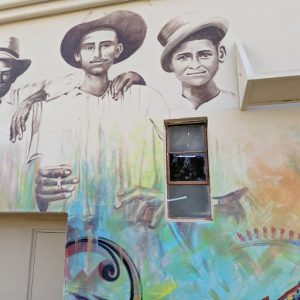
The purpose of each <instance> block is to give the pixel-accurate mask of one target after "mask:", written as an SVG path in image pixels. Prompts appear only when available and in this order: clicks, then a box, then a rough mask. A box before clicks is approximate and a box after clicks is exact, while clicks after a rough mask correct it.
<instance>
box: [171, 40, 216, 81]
mask: <svg viewBox="0 0 300 300" xmlns="http://www.w3.org/2000/svg"><path fill="white" fill-rule="evenodd" d="M219 55H220V54H219V51H218V50H217V49H216V47H215V46H214V44H213V43H212V42H211V41H210V40H206V39H203V40H193V41H186V42H184V43H182V44H181V45H180V46H179V47H178V48H177V49H176V50H175V51H174V53H173V56H172V60H171V68H172V70H173V71H174V73H175V75H176V77H177V78H178V79H179V80H180V81H181V82H182V83H183V84H184V85H187V86H192V87H199V86H202V85H205V84H206V83H208V82H209V81H210V80H211V79H212V78H213V77H214V76H215V74H216V72H217V71H218V67H219Z"/></svg>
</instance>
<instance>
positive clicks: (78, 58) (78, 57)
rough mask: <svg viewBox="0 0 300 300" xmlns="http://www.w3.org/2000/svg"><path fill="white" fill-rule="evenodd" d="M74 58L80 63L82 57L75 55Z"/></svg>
mask: <svg viewBox="0 0 300 300" xmlns="http://www.w3.org/2000/svg"><path fill="white" fill-rule="evenodd" d="M74 58H75V60H76V61H77V62H80V55H79V53H77V52H76V53H75V54H74Z"/></svg>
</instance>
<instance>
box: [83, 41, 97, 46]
mask: <svg viewBox="0 0 300 300" xmlns="http://www.w3.org/2000/svg"><path fill="white" fill-rule="evenodd" d="M88 45H95V43H91V42H88V43H83V44H82V46H88Z"/></svg>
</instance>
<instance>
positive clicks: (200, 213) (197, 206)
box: [167, 185, 211, 219]
mask: <svg viewBox="0 0 300 300" xmlns="http://www.w3.org/2000/svg"><path fill="white" fill-rule="evenodd" d="M167 203H168V216H169V218H208V219H210V218H211V207H210V196H209V187H208V186H207V185H168V202H167Z"/></svg>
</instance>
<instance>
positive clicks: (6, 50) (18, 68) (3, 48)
mask: <svg viewBox="0 0 300 300" xmlns="http://www.w3.org/2000/svg"><path fill="white" fill-rule="evenodd" d="M0 60H12V61H14V62H15V63H14V73H15V76H16V77H18V76H20V75H21V74H23V73H24V72H25V71H26V70H27V69H28V67H29V66H30V64H31V60H30V59H20V56H19V40H18V39H17V38H16V37H14V36H12V37H9V38H8V39H5V40H3V41H0Z"/></svg>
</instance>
